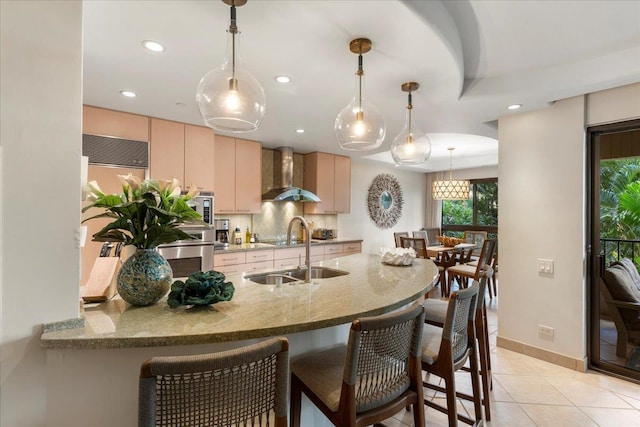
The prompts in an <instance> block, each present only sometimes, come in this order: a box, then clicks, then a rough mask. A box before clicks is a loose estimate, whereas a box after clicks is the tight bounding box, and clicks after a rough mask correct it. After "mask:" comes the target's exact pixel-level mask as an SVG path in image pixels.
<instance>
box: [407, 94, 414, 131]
mask: <svg viewBox="0 0 640 427" xmlns="http://www.w3.org/2000/svg"><path fill="white" fill-rule="evenodd" d="M407 99H408V101H409V103H408V104H407V110H409V135H408V136H407V138H408V142H413V135H412V134H411V110H412V109H413V103H412V101H411V91H409V95H407Z"/></svg>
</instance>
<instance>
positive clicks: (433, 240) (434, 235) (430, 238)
mask: <svg viewBox="0 0 640 427" xmlns="http://www.w3.org/2000/svg"><path fill="white" fill-rule="evenodd" d="M422 230H424V231H425V232H426V233H427V243H428V244H429V245H436V244H438V236H440V235H441V234H442V232H441V231H440V228H438V227H429V228H423V229H422Z"/></svg>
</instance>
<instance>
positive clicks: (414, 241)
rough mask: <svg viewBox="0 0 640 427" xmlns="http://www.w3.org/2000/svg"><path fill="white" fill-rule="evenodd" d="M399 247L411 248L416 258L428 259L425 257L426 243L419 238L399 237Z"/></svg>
mask: <svg viewBox="0 0 640 427" xmlns="http://www.w3.org/2000/svg"><path fill="white" fill-rule="evenodd" d="M400 247H402V248H413V250H414V251H416V257H417V258H429V256H428V255H427V241H426V240H425V239H422V238H419V237H400Z"/></svg>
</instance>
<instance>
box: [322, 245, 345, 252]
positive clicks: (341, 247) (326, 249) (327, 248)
mask: <svg viewBox="0 0 640 427" xmlns="http://www.w3.org/2000/svg"><path fill="white" fill-rule="evenodd" d="M342 252H344V245H343V244H338V245H326V246H325V247H324V254H325V255H336V254H340V253H342Z"/></svg>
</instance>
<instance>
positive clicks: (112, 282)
mask: <svg viewBox="0 0 640 427" xmlns="http://www.w3.org/2000/svg"><path fill="white" fill-rule="evenodd" d="M119 271H120V258H119V257H98V258H96V261H95V263H94V264H93V268H92V269H91V273H90V274H89V280H87V284H86V285H84V286H81V287H80V294H81V296H82V299H83V300H84V302H85V303H87V302H103V301H106V300H108V299H110V298H112V297H113V296H114V295H115V294H116V292H117V285H116V280H117V278H118V272H119Z"/></svg>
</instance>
